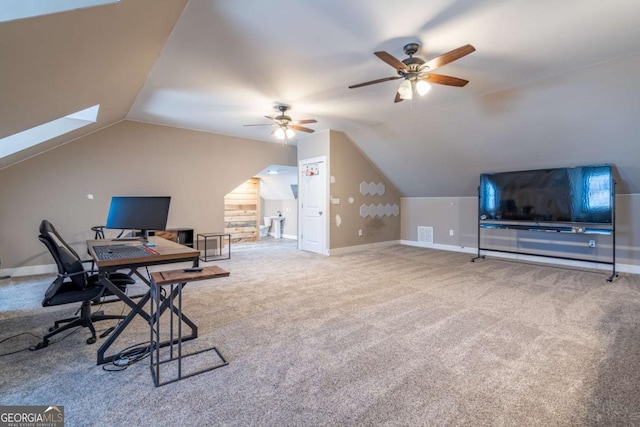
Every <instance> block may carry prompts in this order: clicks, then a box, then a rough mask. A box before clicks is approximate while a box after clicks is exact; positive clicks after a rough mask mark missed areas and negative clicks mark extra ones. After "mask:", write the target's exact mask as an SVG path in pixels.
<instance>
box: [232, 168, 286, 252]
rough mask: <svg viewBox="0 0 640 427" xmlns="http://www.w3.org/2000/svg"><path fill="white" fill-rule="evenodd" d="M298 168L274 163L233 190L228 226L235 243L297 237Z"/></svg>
mask: <svg viewBox="0 0 640 427" xmlns="http://www.w3.org/2000/svg"><path fill="white" fill-rule="evenodd" d="M297 198H298V168H297V167H295V166H280V165H273V166H269V167H268V168H265V169H264V170H262V171H260V172H259V173H258V174H256V175H255V176H254V177H252V178H249V179H248V180H247V181H246V182H244V183H243V184H241V185H239V186H238V187H237V188H235V189H234V190H233V191H231V192H229V193H228V194H227V195H226V196H225V199H224V203H225V206H224V221H225V223H224V228H225V233H229V234H230V235H231V241H232V242H233V243H255V242H260V241H261V240H262V241H265V240H277V241H283V239H292V240H297V236H298V204H297V203H298V201H297Z"/></svg>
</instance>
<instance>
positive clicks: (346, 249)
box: [329, 240, 401, 255]
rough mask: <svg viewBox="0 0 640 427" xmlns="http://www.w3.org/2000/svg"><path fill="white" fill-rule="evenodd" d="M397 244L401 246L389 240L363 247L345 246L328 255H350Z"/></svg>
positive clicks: (333, 250)
mask: <svg viewBox="0 0 640 427" xmlns="http://www.w3.org/2000/svg"><path fill="white" fill-rule="evenodd" d="M399 244H401V241H400V240H389V241H388V242H378V243H367V244H364V245H357V246H346V247H344V248H336V249H331V250H330V251H329V255H343V254H350V253H353V252H360V251H366V250H368V249H376V248H384V247H387V246H393V245H399Z"/></svg>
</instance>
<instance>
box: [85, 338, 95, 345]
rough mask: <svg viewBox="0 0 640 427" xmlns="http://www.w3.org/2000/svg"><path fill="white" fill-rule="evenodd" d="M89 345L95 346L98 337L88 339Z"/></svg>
mask: <svg viewBox="0 0 640 427" xmlns="http://www.w3.org/2000/svg"><path fill="white" fill-rule="evenodd" d="M86 342H87V344H95V343H96V337H89V338H87V341H86Z"/></svg>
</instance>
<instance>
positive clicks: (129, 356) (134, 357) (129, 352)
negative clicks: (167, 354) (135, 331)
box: [102, 341, 155, 372]
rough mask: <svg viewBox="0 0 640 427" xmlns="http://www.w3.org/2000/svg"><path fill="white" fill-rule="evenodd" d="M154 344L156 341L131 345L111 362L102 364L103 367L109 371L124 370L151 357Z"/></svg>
mask: <svg viewBox="0 0 640 427" xmlns="http://www.w3.org/2000/svg"><path fill="white" fill-rule="evenodd" d="M154 344H155V343H154V342H151V341H146V342H142V343H138V344H134V345H132V346H129V347H127V348H125V349H124V350H122V351H120V352H119V353H117V354H115V355H114V356H113V360H112V361H111V364H108V365H102V369H103V370H104V371H107V372H119V371H124V370H125V369H127V368H128V367H129V366H131V365H133V364H134V363H136V362H139V361H141V360H143V359H145V358H147V357H149V355H150V354H151V351H153V348H154Z"/></svg>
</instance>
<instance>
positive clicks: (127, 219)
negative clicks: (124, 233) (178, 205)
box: [106, 196, 171, 239]
mask: <svg viewBox="0 0 640 427" xmlns="http://www.w3.org/2000/svg"><path fill="white" fill-rule="evenodd" d="M170 202H171V197H170V196H159V197H155V196H141V197H132V196H114V197H112V198H111V206H110V207H109V215H108V216H107V224H106V228H120V229H132V230H140V232H141V235H142V238H143V239H147V238H148V237H149V230H164V229H165V228H166V227H167V217H168V216H169V203H170Z"/></svg>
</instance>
